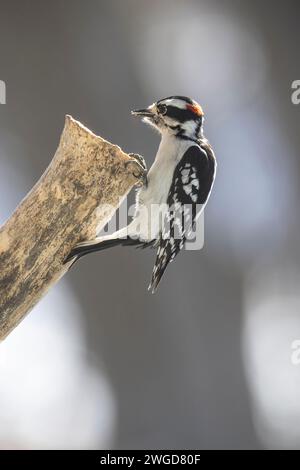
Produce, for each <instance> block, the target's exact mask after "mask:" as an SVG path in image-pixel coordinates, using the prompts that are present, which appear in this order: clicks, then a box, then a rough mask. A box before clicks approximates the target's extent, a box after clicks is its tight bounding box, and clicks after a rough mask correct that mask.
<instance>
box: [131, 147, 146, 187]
mask: <svg viewBox="0 0 300 470" xmlns="http://www.w3.org/2000/svg"><path fill="white" fill-rule="evenodd" d="M128 155H129V156H130V157H131V158H132V159H134V160H135V161H136V162H137V163H138V164H139V166H141V170H142V171H141V172H140V173H139V174H135V173H133V175H134V176H135V177H136V178H139V179H140V182H139V183H138V185H137V186H139V187H140V186H147V185H148V180H147V173H148V170H147V165H146V162H145V159H144V157H142V156H141V155H139V154H138V153H129V154H128ZM130 163H131V160H130V161H129V162H127V163H126V166H127V165H129V164H130Z"/></svg>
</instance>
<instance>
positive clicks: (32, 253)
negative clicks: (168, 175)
mask: <svg viewBox="0 0 300 470" xmlns="http://www.w3.org/2000/svg"><path fill="white" fill-rule="evenodd" d="M129 162H130V163H129ZM142 175H143V169H142V166H141V165H140V164H139V163H138V162H137V161H136V160H135V159H133V158H132V157H130V156H129V155H127V154H125V153H124V152H122V150H121V149H120V148H119V147H117V146H116V145H113V144H111V143H109V142H107V141H105V140H104V139H102V138H101V137H98V136H96V135H95V134H93V133H92V132H91V131H89V130H88V129H87V128H85V127H84V126H83V125H82V124H80V123H79V122H77V121H75V120H74V119H73V118H72V117H70V116H66V121H65V127H64V130H63V133H62V135H61V139H60V143H59V146H58V149H57V151H56V153H55V156H54V158H53V160H52V162H51V163H50V165H49V167H48V168H47V169H46V171H45V173H44V174H43V176H42V177H41V178H40V180H39V181H38V182H37V183H36V185H35V186H34V187H33V189H32V190H31V191H30V192H29V194H28V195H27V196H26V197H25V199H24V200H23V201H22V202H21V203H20V205H19V206H18V207H17V208H16V210H15V211H14V213H13V214H12V216H11V217H10V218H9V220H8V221H7V222H6V223H5V224H4V225H3V226H2V227H1V229H0V339H3V338H5V337H6V336H7V335H8V334H9V333H10V332H11V331H12V330H13V328H15V327H16V325H18V323H19V322H20V321H21V320H22V319H23V318H24V317H25V315H26V314H27V313H28V312H29V311H30V310H31V309H32V307H33V306H34V305H35V304H36V303H37V302H38V300H39V299H40V298H41V297H42V296H43V295H44V294H45V293H46V292H47V291H48V289H49V288H50V287H51V286H52V285H53V284H54V283H55V282H57V281H58V280H59V279H60V278H61V277H62V276H63V275H64V274H65V273H66V271H67V270H68V265H65V264H63V261H64V259H65V258H66V256H67V255H68V254H69V252H70V251H71V249H72V248H73V247H74V246H75V245H76V244H77V243H78V242H80V241H83V240H87V239H93V238H94V237H95V236H96V230H97V229H98V230H99V229H101V227H103V226H104V225H105V224H106V223H107V221H108V220H109V219H110V218H111V216H112V215H113V213H114V212H115V210H116V209H117V207H118V206H119V204H120V202H121V200H122V198H124V197H125V196H126V195H127V193H128V192H129V191H130V189H131V188H132V187H133V186H134V185H135V184H137V183H138V182H139V180H140V178H141V177H142ZM2 196H3V195H2Z"/></svg>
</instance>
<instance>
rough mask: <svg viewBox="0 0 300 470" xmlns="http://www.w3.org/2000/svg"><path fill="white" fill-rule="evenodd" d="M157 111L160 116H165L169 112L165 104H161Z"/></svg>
mask: <svg viewBox="0 0 300 470" xmlns="http://www.w3.org/2000/svg"><path fill="white" fill-rule="evenodd" d="M157 111H158V112H159V114H162V115H164V114H166V112H167V106H166V105H165V104H159V105H158V106H157Z"/></svg>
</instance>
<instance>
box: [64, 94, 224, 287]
mask: <svg viewBox="0 0 300 470" xmlns="http://www.w3.org/2000/svg"><path fill="white" fill-rule="evenodd" d="M132 114H133V115H134V116H139V117H141V118H142V120H143V121H144V122H146V123H147V124H150V125H151V126H153V127H155V128H156V129H157V130H158V131H159V132H160V134H161V142H160V145H159V148H158V152H157V155H156V157H155V161H154V163H153V165H152V166H151V168H150V170H149V172H148V174H147V176H146V178H145V181H144V184H143V186H142V187H141V188H140V189H139V190H138V191H137V195H136V210H135V215H134V218H133V220H132V221H131V222H130V224H129V225H128V226H127V227H125V228H123V229H121V230H119V231H117V232H115V233H114V234H112V235H107V236H103V237H98V238H96V239H95V240H90V241H86V242H83V243H80V244H78V245H77V246H75V248H74V249H73V250H72V251H71V253H70V254H69V256H68V257H67V259H66V262H69V261H71V260H73V262H75V261H76V260H77V259H79V258H80V257H81V256H84V255H86V254H88V253H92V252H94V251H100V250H103V249H106V248H110V247H113V246H116V245H123V246H128V245H135V246H137V247H142V248H145V247H154V248H157V256H156V261H155V265H154V268H153V273H152V279H151V282H150V285H149V289H150V290H152V292H154V291H155V290H156V288H157V286H158V283H159V281H160V279H161V277H162V275H163V273H164V271H165V269H166V267H167V265H168V263H169V262H170V261H172V260H173V259H174V258H175V256H176V255H177V254H178V253H179V251H180V250H181V249H182V248H183V246H184V244H185V241H186V239H187V238H188V235H189V233H190V232H191V230H192V228H193V227H194V224H195V222H196V219H197V217H198V216H199V214H200V212H201V211H202V210H203V208H204V206H205V204H206V203H207V201H208V198H209V195H210V192H211V189H212V186H213V182H214V178H215V174H216V159H215V156H214V153H213V150H212V148H211V146H210V144H209V143H208V141H207V140H206V138H205V137H204V135H203V111H202V108H201V106H200V105H199V104H198V103H196V101H194V100H192V99H190V98H187V97H185V96H170V97H168V98H164V99H162V100H159V101H157V102H156V103H154V104H152V105H151V106H149V107H148V108H146V109H139V110H136V111H132ZM138 157H139V160H140V163H141V164H142V165H143V166H144V168H145V170H146V166H145V163H144V160H143V158H142V157H140V156H138ZM184 207H188V208H190V209H191V212H187V215H186V213H185V212H184V213H183V212H182V208H184ZM178 210H179V211H178ZM178 214H179V215H178ZM72 264H73V263H72Z"/></svg>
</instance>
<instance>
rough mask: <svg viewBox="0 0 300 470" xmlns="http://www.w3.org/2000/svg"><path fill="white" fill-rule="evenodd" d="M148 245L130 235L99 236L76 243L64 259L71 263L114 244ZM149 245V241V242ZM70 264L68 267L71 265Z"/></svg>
mask: <svg viewBox="0 0 300 470" xmlns="http://www.w3.org/2000/svg"><path fill="white" fill-rule="evenodd" d="M145 244H146V245H148V243H144V242H141V241H140V240H138V239H134V238H130V237H125V238H108V237H102V238H101V237H99V238H96V239H95V240H92V241H91V240H89V241H86V242H82V243H79V244H78V245H76V246H75V248H73V250H71V252H70V253H69V255H68V256H67V257H66V259H65V263H69V262H70V261H72V260H73V263H72V264H71V266H73V264H74V263H75V262H76V261H77V260H79V258H82V257H83V256H85V255H88V254H89V253H94V252H96V251H102V250H106V249H108V248H113V247H114V246H118V245H121V246H130V245H131V246H134V245H135V246H136V247H137V248H138V247H144V245H145ZM149 245H150V243H149ZM71 266H70V267H71Z"/></svg>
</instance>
